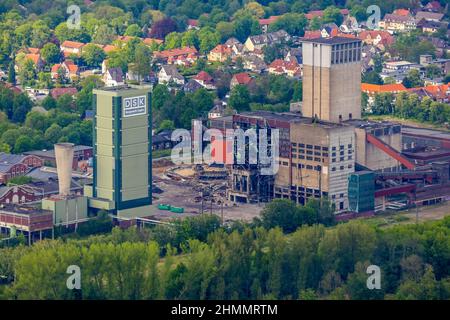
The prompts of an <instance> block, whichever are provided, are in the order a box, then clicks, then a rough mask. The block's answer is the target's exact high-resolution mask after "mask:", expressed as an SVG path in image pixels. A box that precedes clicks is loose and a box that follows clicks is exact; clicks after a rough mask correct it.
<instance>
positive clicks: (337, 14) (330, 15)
mask: <svg viewBox="0 0 450 320" xmlns="http://www.w3.org/2000/svg"><path fill="white" fill-rule="evenodd" d="M343 20H344V17H343V16H342V14H341V10H340V9H339V8H337V7H334V6H329V7H327V8H326V9H325V10H324V11H323V17H322V21H323V23H335V24H336V25H338V26H340V25H341V24H342V21H343Z"/></svg>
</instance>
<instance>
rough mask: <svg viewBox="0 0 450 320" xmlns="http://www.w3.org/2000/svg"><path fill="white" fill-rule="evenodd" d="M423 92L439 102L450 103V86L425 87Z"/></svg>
mask: <svg viewBox="0 0 450 320" xmlns="http://www.w3.org/2000/svg"><path fill="white" fill-rule="evenodd" d="M423 90H424V91H425V92H427V93H428V95H429V96H430V97H431V98H432V99H433V100H436V101H438V102H442V103H448V102H449V101H450V85H449V84H441V85H436V86H425V87H423Z"/></svg>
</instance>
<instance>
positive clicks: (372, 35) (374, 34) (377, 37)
mask: <svg viewBox="0 0 450 320" xmlns="http://www.w3.org/2000/svg"><path fill="white" fill-rule="evenodd" d="M358 39H360V40H362V42H363V43H365V44H369V45H374V46H376V47H379V48H380V49H384V48H385V47H386V46H389V45H392V44H393V43H394V41H395V38H394V37H393V36H392V35H391V34H390V33H389V32H387V31H381V30H380V31H378V30H364V31H362V32H360V33H359V34H358Z"/></svg>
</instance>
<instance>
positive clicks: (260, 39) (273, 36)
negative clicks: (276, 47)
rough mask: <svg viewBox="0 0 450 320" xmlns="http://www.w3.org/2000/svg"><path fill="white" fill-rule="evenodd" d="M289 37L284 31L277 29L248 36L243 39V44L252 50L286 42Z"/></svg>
mask: <svg viewBox="0 0 450 320" xmlns="http://www.w3.org/2000/svg"><path fill="white" fill-rule="evenodd" d="M289 39H290V36H289V34H288V33H287V32H286V31H284V30H278V31H275V32H270V33H265V34H260V35H256V36H250V37H248V38H247V40H246V41H245V43H244V46H245V47H246V49H247V50H248V51H254V50H255V49H263V47H264V46H270V45H273V44H279V43H283V42H286V41H288V40H289Z"/></svg>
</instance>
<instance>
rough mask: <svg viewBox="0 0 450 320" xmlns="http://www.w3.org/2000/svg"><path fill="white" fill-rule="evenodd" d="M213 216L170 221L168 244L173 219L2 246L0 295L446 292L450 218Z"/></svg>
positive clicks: (394, 295)
mask: <svg viewBox="0 0 450 320" xmlns="http://www.w3.org/2000/svg"><path fill="white" fill-rule="evenodd" d="M214 217H215V216H210V215H204V216H202V217H197V218H192V219H193V220H191V219H187V220H185V222H184V223H183V224H182V223H178V224H176V225H175V226H174V227H172V228H173V229H172V230H174V232H175V233H176V234H177V235H180V239H179V240H180V241H181V242H180V243H179V246H178V247H174V246H172V245H164V244H163V243H164V241H162V239H161V238H160V237H161V236H164V235H166V234H168V233H167V232H160V231H162V230H163V229H164V230H165V228H169V227H162V226H158V227H156V228H153V229H143V230H140V231H139V230H137V229H135V228H131V229H127V230H124V231H121V230H120V229H117V228H115V229H114V230H113V232H112V233H111V234H110V235H103V236H94V237H89V238H87V239H81V240H66V241H65V242H63V241H61V240H57V241H42V242H39V243H37V244H35V245H34V246H32V247H24V246H18V247H16V248H7V249H1V251H0V253H1V254H0V274H2V275H3V277H4V278H3V279H7V283H8V284H7V285H3V286H2V285H0V297H1V298H3V299H6V298H10V299H449V298H450V274H449V273H450V270H449V268H448V265H449V263H450V237H449V235H450V234H449V231H450V218H449V217H447V218H445V219H443V220H441V221H435V222H428V223H424V224H419V225H412V224H411V225H401V226H400V225H399V226H394V227H392V228H388V229H377V228H375V227H372V226H369V225H367V224H365V223H364V222H363V221H351V222H349V223H344V224H339V225H337V226H335V227H332V228H326V227H324V226H323V225H317V224H314V225H311V226H307V225H303V226H302V227H300V228H299V229H297V230H296V231H294V232H292V233H290V234H287V235H286V234H283V232H282V230H281V229H280V228H274V229H266V228H263V227H261V226H256V225H253V226H252V225H246V224H236V225H233V226H231V227H230V228H222V227H220V226H219V224H218V220H217V218H214ZM158 230H159V231H158ZM158 232H159V234H160V236H159V237H158V236H156V234H157V233H158ZM196 232H200V233H197V235H196V234H195V233H196ZM195 237H198V238H199V239H200V240H199V239H194V238H195ZM161 241H162V242H161ZM69 265H78V266H79V267H80V268H81V283H82V285H81V290H75V291H71V290H68V289H67V287H66V280H67V278H68V276H69V275H68V274H67V273H66V271H67V267H68V266H69ZM368 265H377V266H379V267H380V269H381V289H380V290H369V289H367V284H366V281H367V278H368V274H367V273H366V269H367V266H368ZM5 277H6V278H5Z"/></svg>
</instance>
